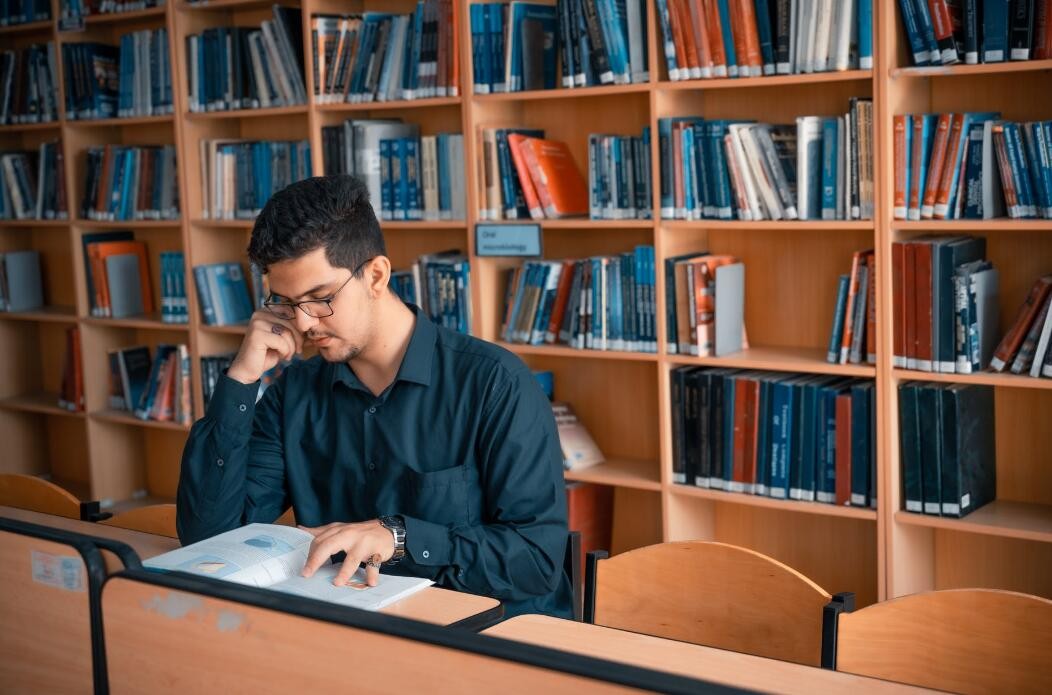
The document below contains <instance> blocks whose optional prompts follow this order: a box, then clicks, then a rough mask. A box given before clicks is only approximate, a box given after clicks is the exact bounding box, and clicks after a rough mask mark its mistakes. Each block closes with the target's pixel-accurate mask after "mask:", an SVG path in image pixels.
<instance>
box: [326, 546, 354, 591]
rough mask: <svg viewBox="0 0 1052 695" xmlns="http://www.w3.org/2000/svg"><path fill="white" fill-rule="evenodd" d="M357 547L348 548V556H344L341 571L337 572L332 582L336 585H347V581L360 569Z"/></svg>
mask: <svg viewBox="0 0 1052 695" xmlns="http://www.w3.org/2000/svg"><path fill="white" fill-rule="evenodd" d="M356 549H357V548H350V549H348V550H347V557H346V558H344V560H343V564H342V565H340V571H339V572H337V573H336V578H335V579H333V580H332V583H333V584H334V585H336V586H345V585H346V584H347V582H349V581H350V580H351V577H352V576H354V573H355V572H357V571H358V565H359V564H360V563H359V562H358V555H359V553H357V552H355V550H356Z"/></svg>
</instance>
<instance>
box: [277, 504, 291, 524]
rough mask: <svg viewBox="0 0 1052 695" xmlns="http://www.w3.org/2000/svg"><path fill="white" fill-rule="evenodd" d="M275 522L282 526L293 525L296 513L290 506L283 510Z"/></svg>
mask: <svg viewBox="0 0 1052 695" xmlns="http://www.w3.org/2000/svg"><path fill="white" fill-rule="evenodd" d="M274 523H275V524H281V525H282V526H295V525H296V514H295V513H294V512H293V511H292V507H289V508H288V509H286V510H285V512H284V513H283V514H282V515H281V516H279V517H278V518H277V519H275V520H274Z"/></svg>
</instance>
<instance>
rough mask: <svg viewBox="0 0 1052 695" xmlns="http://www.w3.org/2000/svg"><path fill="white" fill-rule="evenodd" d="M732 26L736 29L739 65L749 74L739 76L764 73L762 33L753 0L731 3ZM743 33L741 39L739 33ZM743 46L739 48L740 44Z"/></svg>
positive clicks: (753, 75) (735, 38) (738, 0)
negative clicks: (761, 48) (757, 25)
mask: <svg viewBox="0 0 1052 695" xmlns="http://www.w3.org/2000/svg"><path fill="white" fill-rule="evenodd" d="M731 18H732V28H733V29H734V44H735V49H736V50H739V51H741V52H740V53H739V54H738V65H739V66H743V67H745V69H746V70H747V74H745V75H743V74H741V72H742V71H741V68H739V71H738V72H739V75H738V76H739V77H759V76H760V75H762V74H763V56H761V55H760V34H759V30H758V29H757V28H756V7H755V5H753V0H734V2H733V3H732V5H731ZM739 34H741V37H742V38H741V41H739V40H738V35H739ZM739 45H740V46H741V48H738V46H739Z"/></svg>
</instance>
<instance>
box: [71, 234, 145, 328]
mask: <svg viewBox="0 0 1052 695" xmlns="http://www.w3.org/2000/svg"><path fill="white" fill-rule="evenodd" d="M134 236H135V235H134V234H133V233H132V232H130V231H113V232H94V233H90V234H84V235H83V236H82V237H81V244H82V247H83V253H84V279H85V283H86V286H87V295H88V304H89V306H90V313H91V315H92V316H97V317H103V318H127V317H131V316H140V315H142V314H149V313H152V312H153V307H154V304H153V285H152V283H151V282H150V262H149V251H148V249H147V247H146V243H145V242H142V241H137V240H136V239H135V238H134ZM163 287H164V286H163V285H162V288H163Z"/></svg>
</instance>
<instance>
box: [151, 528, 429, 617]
mask: <svg viewBox="0 0 1052 695" xmlns="http://www.w3.org/2000/svg"><path fill="white" fill-rule="evenodd" d="M313 539H314V537H313V536H311V534H309V533H307V532H306V531H301V530H300V529H298V528H294V527H292V526H279V525H276V524H249V525H248V526H243V527H241V528H238V529H234V530H233V531H227V532H226V533H221V534H219V535H218V536H213V537H212V538H208V539H206V540H203V541H200V542H197V543H194V544H192V545H188V546H186V547H184V548H179V549H178V550H173V551H172V552H170V553H165V554H164V555H158V556H157V557H154V558H151V559H149V560H146V561H145V562H143V566H144V567H145V568H147V569H150V570H157V571H177V572H187V573H189V574H196V575H198V576H202V577H212V578H215V579H222V580H225V581H228V582H234V583H236V584H247V585H249V586H256V587H262V588H266V589H271V590H274V591H281V592H285V593H288V594H295V595H296V596H303V597H306V598H313V599H317V600H319V601H326V602H328V603H338V604H340V605H343V606H351V607H352V608H361V609H363V610H368V611H377V610H380V609H381V608H384V607H385V606H388V605H390V604H392V603H395V602H396V601H401V600H402V599H404V598H406V597H407V596H411V595H412V594H415V593H416V592H418V591H420V590H421V589H424V588H426V587H428V586H430V585H431V584H432V583H433V582H432V581H431V580H430V579H421V578H419V577H398V576H394V575H388V574H381V575H380V582H379V583H378V584H377V585H376V586H368V585H367V584H366V583H365V570H364V569H361V568H359V569H358V570H357V571H356V572H355V573H354V574H353V575H352V576H351V580H350V581H349V582H348V583H347V584H346V585H345V586H334V585H333V583H332V582H333V580H334V579H335V578H336V575H337V573H338V572H339V570H340V566H339V565H324V566H322V567H321V568H320V569H319V570H318V571H317V572H315V573H314V576H312V577H310V578H305V577H302V576H300V571H301V570H302V569H303V565H304V564H305V563H306V562H307V553H308V551H309V550H310V544H311V541H312V540H313Z"/></svg>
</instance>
